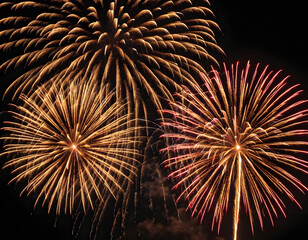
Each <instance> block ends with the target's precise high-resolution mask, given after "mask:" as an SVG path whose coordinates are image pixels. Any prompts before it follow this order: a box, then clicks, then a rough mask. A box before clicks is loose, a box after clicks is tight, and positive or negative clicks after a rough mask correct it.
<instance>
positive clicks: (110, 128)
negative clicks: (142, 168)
mask: <svg viewBox="0 0 308 240" xmlns="http://www.w3.org/2000/svg"><path fill="white" fill-rule="evenodd" d="M96 89H97V86H96V85H92V84H81V83H76V82H72V83H71V84H69V86H65V87H63V86H62V85H61V86H58V85H56V84H54V85H52V86H51V87H48V88H47V87H44V86H42V87H40V88H39V89H38V90H37V92H36V93H35V94H34V95H33V97H32V98H30V97H27V96H25V95H21V97H20V98H21V100H22V101H23V102H24V104H23V106H14V108H15V110H13V111H11V112H10V113H11V115H12V117H13V120H11V121H7V122H5V126H4V127H3V129H4V130H5V131H7V132H8V135H7V136H6V137H2V139H4V140H5V145H4V148H5V151H4V153H2V155H8V156H9V158H10V159H11V160H9V161H8V162H6V163H5V165H4V167H5V168H11V169H12V173H13V174H14V175H15V176H14V178H13V179H12V181H14V182H21V183H24V182H26V186H25V187H24V189H23V191H22V193H23V192H27V193H28V194H32V193H33V194H35V195H36V196H37V200H36V202H35V205H37V203H38V202H40V201H42V205H44V204H48V211H50V210H51V208H52V206H54V205H55V206H56V212H57V214H60V212H61V211H62V210H63V209H64V212H65V213H66V212H69V213H71V212H72V210H73V209H74V206H76V205H78V204H79V203H80V202H81V203H82V206H83V209H84V211H86V209H87V208H88V206H90V207H91V208H93V202H94V200H95V199H100V200H101V201H104V199H105V198H107V197H108V196H109V195H112V196H113V198H118V197H119V196H118V195H120V193H121V192H124V193H125V189H123V186H124V184H125V182H127V181H132V178H131V175H134V174H136V173H135V172H136V171H137V169H136V167H135V165H136V164H135V162H136V161H137V160H135V158H134V157H135V156H137V155H138V151H137V150H135V149H134V148H132V146H134V145H135V143H136V142H137V141H136V138H135V136H134V133H135V130H136V129H135V127H133V125H132V124H130V123H129V121H128V120H127V119H128V118H129V116H128V115H127V114H123V111H124V108H125V105H121V106H119V105H117V103H113V104H111V103H110V100H111V98H112V97H113V96H112V95H113V94H112V93H111V94H108V95H107V96H105V97H104V94H103V93H101V92H99V91H97V90H96ZM129 125H131V127H129Z"/></svg>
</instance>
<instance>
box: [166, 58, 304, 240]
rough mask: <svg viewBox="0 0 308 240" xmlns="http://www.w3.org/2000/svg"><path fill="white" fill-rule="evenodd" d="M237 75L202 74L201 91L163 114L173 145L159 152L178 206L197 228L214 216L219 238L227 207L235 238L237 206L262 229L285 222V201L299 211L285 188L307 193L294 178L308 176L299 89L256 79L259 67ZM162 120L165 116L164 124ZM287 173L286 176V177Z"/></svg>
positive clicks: (235, 70) (188, 91) (189, 92)
mask: <svg viewBox="0 0 308 240" xmlns="http://www.w3.org/2000/svg"><path fill="white" fill-rule="evenodd" d="M250 69H251V67H250V63H249V62H248V63H247V65H246V67H245V68H243V70H242V71H240V70H239V63H237V64H236V65H232V66H231V69H230V70H229V69H227V67H226V65H224V75H221V74H220V73H219V72H218V71H216V70H214V69H213V71H212V73H211V74H212V78H209V77H208V76H207V75H203V74H202V76H203V80H204V84H203V85H201V86H200V85H194V86H190V87H183V91H181V92H179V93H177V97H178V99H179V100H178V101H171V102H170V106H171V110H167V109H166V110H163V111H162V112H163V114H164V116H165V121H164V122H163V123H162V124H163V127H164V129H165V133H164V134H163V135H162V137H164V138H166V139H167V140H168V142H170V141H171V144H169V145H168V146H167V147H166V148H164V149H162V151H168V152H169V156H170V157H169V158H168V159H166V160H165V161H164V165H165V167H167V168H169V169H170V170H171V173H170V174H169V177H170V178H172V179H173V180H174V181H175V182H176V183H175V185H174V189H181V190H182V192H181V193H180V194H179V196H178V198H177V201H179V200H180V199H184V200H186V201H188V206H187V209H190V210H191V212H192V213H191V214H192V216H195V215H197V217H198V218H200V221H201V222H202V221H203V220H204V218H205V216H206V213H207V212H209V211H212V210H211V209H212V208H213V219H212V229H213V228H214V226H215V225H217V230H218V232H219V230H220V227H221V226H220V225H221V223H222V218H223V216H224V215H225V213H226V212H227V210H228V207H229V206H230V205H231V204H232V203H233V239H237V238H238V227H239V220H240V219H239V216H240V211H241V202H243V206H244V209H245V212H246V213H247V215H248V216H249V220H250V225H251V230H252V233H253V232H254V218H257V219H258V221H259V223H260V227H261V229H263V218H264V217H265V216H266V215H268V216H269V219H270V221H271V223H272V225H274V216H275V217H279V213H281V214H282V215H283V216H284V217H285V216H286V212H285V207H286V206H285V203H284V200H283V199H282V198H281V197H280V196H279V194H284V195H285V196H287V198H289V199H290V200H291V201H292V202H294V203H295V204H296V205H298V206H299V207H300V204H299V202H298V201H297V200H296V199H295V196H294V194H293V193H292V191H291V188H292V187H293V188H295V189H298V190H299V191H300V192H302V193H305V192H306V191H307V190H308V188H307V187H306V186H305V184H304V183H302V182H301V181H300V180H299V179H298V178H297V177H295V175H293V172H294V171H295V170H298V171H300V172H302V173H304V174H307V173H308V163H307V160H306V159H305V156H307V154H308V151H306V150H304V149H305V148H307V146H308V141H307V135H308V129H307V128H306V127H305V126H306V125H307V121H308V110H307V108H306V105H307V102H308V101H307V100H301V99H299V95H300V93H301V92H302V91H301V90H298V87H299V85H294V86H288V84H287V78H284V79H283V80H282V81H279V80H278V78H279V74H280V73H281V71H278V72H277V73H273V72H268V67H265V69H264V70H263V71H261V72H258V70H259V64H258V65H257V66H256V68H255V70H253V71H251V70H250ZM166 116H167V117H166ZM291 170H292V172H291Z"/></svg>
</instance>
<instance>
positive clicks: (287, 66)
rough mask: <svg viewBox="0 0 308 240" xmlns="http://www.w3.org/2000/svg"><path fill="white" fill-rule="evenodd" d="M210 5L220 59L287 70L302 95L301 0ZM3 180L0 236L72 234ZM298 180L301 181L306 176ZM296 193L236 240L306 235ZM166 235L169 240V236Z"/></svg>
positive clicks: (232, 0)
mask: <svg viewBox="0 0 308 240" xmlns="http://www.w3.org/2000/svg"><path fill="white" fill-rule="evenodd" d="M211 4H212V7H211V9H212V10H213V12H214V13H215V15H216V19H217V23H218V24H219V25H220V27H221V30H222V33H219V32H217V33H216V34H217V36H216V38H217V40H218V45H220V46H221V47H222V49H223V50H224V51H225V53H226V57H225V58H224V59H223V60H224V61H226V62H227V63H228V64H229V63H232V62H236V61H238V60H239V61H241V62H243V63H245V62H246V61H247V60H251V62H252V64H256V63H258V62H260V63H261V65H262V66H265V65H267V64H269V65H270V69H272V70H279V69H283V73H282V75H283V76H286V75H291V78H290V79H289V82H291V83H292V84H296V83H300V84H301V86H302V88H303V89H305V93H304V94H305V97H306V98H307V96H308V82H307V80H308V78H307V77H308V74H307V45H306V44H307V42H308V41H307V36H308V35H307V23H308V21H307V8H306V5H307V4H306V3H305V1H299V0H297V1H296V0H294V1H284V0H282V1H276V0H274V1H273V0H267V1H264V0H261V1H260V0H259V1H247V0H246V1H239V0H228V1H219V0H212V1H211ZM0 14H1V13H0ZM1 92H2V91H1ZM8 180H9V176H8V174H7V173H6V172H3V171H1V173H0V181H1V182H0V216H1V217H0V218H1V223H0V234H1V237H0V238H1V239H74V237H73V236H72V235H71V229H72V226H73V221H72V220H71V218H70V217H69V216H67V217H66V216H64V217H61V219H58V220H56V217H55V216H49V215H47V210H46V209H40V208H39V207H38V208H36V209H33V202H34V201H33V199H31V198H28V197H27V196H21V197H19V196H18V192H19V191H17V190H16V187H15V186H14V185H9V186H8V185H7V182H8ZM303 180H304V181H303V182H304V183H306V185H307V183H308V182H307V176H305V179H303ZM296 196H297V195H296ZM297 197H298V200H299V202H300V203H301V204H302V207H303V209H302V210H300V209H299V208H298V207H297V206H296V205H295V204H293V203H292V202H290V201H289V202H287V203H288V204H287V209H286V213H287V219H284V218H283V216H281V215H280V216H279V218H278V219H277V220H276V221H275V226H274V227H272V226H271V225H270V224H269V222H266V226H265V227H264V231H263V232H262V231H261V230H260V228H259V227H256V232H255V236H254V238H252V236H251V234H250V229H243V227H242V229H240V237H241V235H242V238H241V239H256V240H257V239H269V240H270V239H280V240H281V239H308V233H307V229H306V227H307V221H308V199H307V196H306V197H305V196H304V195H300V194H298V196H297ZM55 222H57V224H56V226H54V225H55ZM247 222H248V218H247V217H245V216H243V217H242V220H241V222H240V225H241V224H242V225H243V226H245V227H246V226H247V227H249V224H247ZM226 224H227V223H226ZM255 225H258V223H256V224H255ZM225 227H226V226H225ZM230 227H231V224H230ZM297 236H300V238H297ZM166 237H167V238H166V239H173V238H172V236H166ZM224 238H225V239H230V238H228V237H226V236H224ZM217 239H218V238H217Z"/></svg>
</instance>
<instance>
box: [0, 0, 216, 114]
mask: <svg viewBox="0 0 308 240" xmlns="http://www.w3.org/2000/svg"><path fill="white" fill-rule="evenodd" d="M0 9H1V12H3V13H5V15H3V16H2V17H1V18H2V19H1V20H0V26H1V28H2V29H3V30H2V31H0V37H1V39H0V52H3V53H4V52H5V53H9V54H7V55H6V58H5V59H3V60H1V61H2V64H0V71H5V72H7V71H10V70H12V69H19V71H17V78H16V80H15V81H14V82H13V83H12V84H11V87H10V88H9V89H12V88H14V89H17V91H16V92H15V95H18V94H19V93H21V92H24V93H25V92H26V91H28V90H29V89H35V88H33V86H35V85H37V84H39V83H44V82H45V80H46V79H50V80H51V81H53V82H54V81H65V79H66V80H69V81H70V80H71V79H76V78H77V79H83V80H84V81H94V82H100V86H101V87H106V88H105V90H106V91H108V92H109V91H110V90H112V89H114V88H115V89H116V98H117V99H118V100H122V99H126V100H127V102H128V103H129V106H128V108H129V111H130V112H135V113H136V114H137V115H138V114H141V112H143V114H144V115H145V116H147V106H146V104H145V102H148V101H150V102H151V103H152V105H154V106H155V107H156V108H158V109H161V99H160V97H163V98H167V99H172V94H171V91H170V88H172V89H176V88H180V83H181V82H186V83H190V84H194V83H195V80H194V77H193V76H194V75H195V76H197V75H198V72H199V71H205V70H204V66H209V65H210V64H215V63H216V64H217V62H216V60H215V58H214V57H213V56H212V53H215V52H222V50H221V49H220V48H219V47H218V46H217V44H216V41H215V37H214V32H213V29H219V28H218V25H217V24H216V23H215V22H214V21H213V20H211V19H213V18H214V16H213V13H212V12H211V10H210V9H209V3H208V2H207V1H196V0H192V1H186V0H176V1H170V0H162V1H157V0H141V1H139V0H138V1H137V0H125V1H124V0H50V1H41V0H40V1H38V0H34V1H31V2H30V1H18V2H14V1H5V2H3V3H1V4H0ZM198 62H202V63H203V64H202V65H201V64H199V63H198ZM209 63H210V64H209ZM9 89H8V91H9Z"/></svg>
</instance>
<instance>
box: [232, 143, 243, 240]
mask: <svg viewBox="0 0 308 240" xmlns="http://www.w3.org/2000/svg"><path fill="white" fill-rule="evenodd" d="M236 150H237V151H238V155H237V163H236V165H237V176H236V180H235V181H236V183H235V197H234V216H233V217H234V219H233V224H234V225H233V230H234V232H233V240H236V239H237V229H238V222H239V214H240V201H241V182H242V176H241V174H242V171H243V170H242V157H241V153H240V151H239V150H240V145H236Z"/></svg>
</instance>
